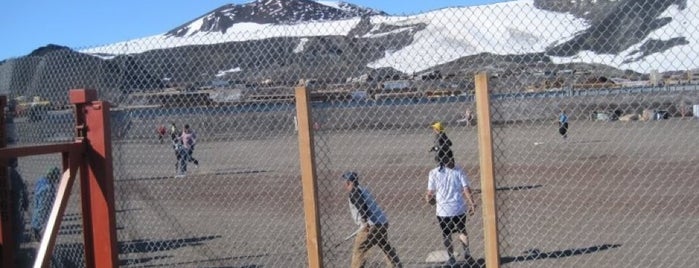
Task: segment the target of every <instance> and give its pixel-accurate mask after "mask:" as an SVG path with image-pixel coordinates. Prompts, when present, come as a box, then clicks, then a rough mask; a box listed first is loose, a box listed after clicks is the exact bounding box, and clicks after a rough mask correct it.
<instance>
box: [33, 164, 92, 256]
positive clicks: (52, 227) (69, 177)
mask: <svg viewBox="0 0 699 268" xmlns="http://www.w3.org/2000/svg"><path fill="white" fill-rule="evenodd" d="M80 158H81V154H76V153H73V154H71V156H70V163H69V165H70V168H68V169H65V170H64V171H63V176H61V180H60V181H59V184H58V190H57V191H56V199H55V200H54V202H53V207H52V208H51V214H50V216H49V220H48V222H47V223H46V229H44V234H43V235H42V236H41V244H40V245H39V249H38V250H37V254H36V259H34V268H43V267H49V266H50V264H51V256H52V255H53V247H54V245H55V244H56V236H57V235H58V230H59V229H60V227H61V220H63V215H64V213H65V210H66V206H67V205H68V199H69V198H70V191H71V189H73V182H75V175H76V174H77V169H78V167H79V166H80V161H81V159H80Z"/></svg>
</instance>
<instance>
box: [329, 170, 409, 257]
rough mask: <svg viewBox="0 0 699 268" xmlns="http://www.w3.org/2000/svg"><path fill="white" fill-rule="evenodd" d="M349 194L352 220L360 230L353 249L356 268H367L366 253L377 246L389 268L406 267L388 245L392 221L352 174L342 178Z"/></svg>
mask: <svg viewBox="0 0 699 268" xmlns="http://www.w3.org/2000/svg"><path fill="white" fill-rule="evenodd" d="M342 178H343V179H344V181H345V190H346V191H347V192H348V193H349V208H350V213H351V214H352V219H353V220H354V221H355V223H356V224H357V225H359V226H360V228H361V229H360V230H359V232H358V233H357V235H356V237H355V240H354V245H353V246H352V263H351V267H352V268H358V267H364V263H365V262H366V258H365V256H366V253H367V251H369V249H371V248H372V247H373V246H379V248H381V250H382V251H383V253H384V255H385V256H386V262H387V263H388V264H389V267H402V265H401V262H400V259H399V258H398V254H396V250H395V249H394V248H393V247H392V246H391V243H389V242H388V218H386V215H384V213H383V211H382V210H381V208H379V204H378V203H376V200H375V199H374V197H373V196H372V195H371V192H370V191H369V189H367V188H365V187H362V186H359V176H358V175H357V173H356V172H352V171H348V172H345V173H344V174H342Z"/></svg>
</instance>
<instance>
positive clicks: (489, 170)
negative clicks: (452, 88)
mask: <svg viewBox="0 0 699 268" xmlns="http://www.w3.org/2000/svg"><path fill="white" fill-rule="evenodd" d="M476 108H477V116H478V147H479V150H478V151H479V159H480V172H481V198H482V202H483V232H484V240H485V241H484V243H485V245H484V247H485V266H486V267H488V268H498V267H500V252H499V248H498V221H497V209H496V207H495V172H494V168H493V136H492V127H491V124H490V121H491V115H490V96H489V89H488V76H487V75H486V73H478V74H477V75H476Z"/></svg>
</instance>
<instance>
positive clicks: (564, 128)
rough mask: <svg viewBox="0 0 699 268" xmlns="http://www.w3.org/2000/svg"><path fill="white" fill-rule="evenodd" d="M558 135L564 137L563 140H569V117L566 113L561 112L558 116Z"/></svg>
mask: <svg viewBox="0 0 699 268" xmlns="http://www.w3.org/2000/svg"><path fill="white" fill-rule="evenodd" d="M558 133H559V134H561V136H563V139H567V138H568V115H567V114H566V111H561V114H559V115H558Z"/></svg>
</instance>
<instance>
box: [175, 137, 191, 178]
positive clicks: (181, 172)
mask: <svg viewBox="0 0 699 268" xmlns="http://www.w3.org/2000/svg"><path fill="white" fill-rule="evenodd" d="M172 149H173V150H174V151H175V158H176V159H177V161H176V162H175V177H176V178H183V177H185V176H186V175H187V159H188V157H187V150H186V149H185V148H184V146H183V144H182V138H175V139H174V140H173V141H172Z"/></svg>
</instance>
